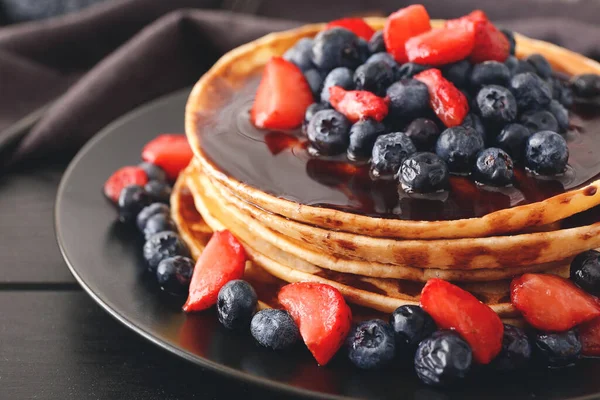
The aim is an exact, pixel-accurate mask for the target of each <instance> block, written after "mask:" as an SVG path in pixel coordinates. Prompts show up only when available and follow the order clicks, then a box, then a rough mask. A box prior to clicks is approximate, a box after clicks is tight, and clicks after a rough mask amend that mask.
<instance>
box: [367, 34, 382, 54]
mask: <svg viewBox="0 0 600 400" xmlns="http://www.w3.org/2000/svg"><path fill="white" fill-rule="evenodd" d="M369 51H370V52H371V53H373V54H375V53H380V52H385V51H386V48H385V41H384V40H383V31H382V30H379V31H377V32H375V33H374V34H373V36H371V39H370V40H369Z"/></svg>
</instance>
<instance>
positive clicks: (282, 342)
mask: <svg viewBox="0 0 600 400" xmlns="http://www.w3.org/2000/svg"><path fill="white" fill-rule="evenodd" d="M250 333H251V334H252V336H253V337H254V339H256V341H257V342H258V343H259V344H260V345H262V346H264V347H269V348H271V349H273V350H283V349H286V348H289V347H291V346H293V345H294V344H296V342H298V340H299V339H300V331H299V330H298V327H297V326H296V324H295V323H294V320H293V319H292V317H291V316H290V314H288V313H287V311H284V310H275V309H273V308H268V309H265V310H261V311H259V312H257V313H256V314H254V317H252V321H251V322H250Z"/></svg>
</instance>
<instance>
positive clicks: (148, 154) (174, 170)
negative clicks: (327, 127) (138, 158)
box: [142, 111, 304, 181]
mask: <svg viewBox="0 0 600 400" xmlns="http://www.w3.org/2000/svg"><path fill="white" fill-rule="evenodd" d="M303 112H304V111H303ZM193 156H194V154H193V153H192V149H191V148H190V145H189V143H188V141H187V138H186V137H185V135H177V134H162V135H159V136H157V137H156V138H155V139H154V140H151V141H150V142H148V143H147V144H146V146H144V149H143V150H142V159H143V160H144V161H147V162H150V163H152V164H155V165H158V166H159V167H160V168H162V169H163V170H164V171H165V172H166V173H167V178H169V179H170V180H172V181H174V180H175V179H177V176H179V173H180V172H181V171H182V170H183V169H184V168H185V167H187V165H188V164H189V163H190V161H191V160H192V157H193Z"/></svg>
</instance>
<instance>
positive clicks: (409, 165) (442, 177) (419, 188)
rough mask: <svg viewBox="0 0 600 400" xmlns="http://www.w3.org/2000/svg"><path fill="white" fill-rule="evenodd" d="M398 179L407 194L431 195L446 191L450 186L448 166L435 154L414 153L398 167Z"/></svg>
mask: <svg viewBox="0 0 600 400" xmlns="http://www.w3.org/2000/svg"><path fill="white" fill-rule="evenodd" d="M398 178H399V180H400V185H401V186H402V189H403V190H404V191H405V192H407V193H433V192H439V191H442V190H446V189H448V187H449V184H450V172H449V171H448V166H447V165H446V163H445V162H444V160H442V159H441V158H440V157H439V156H438V155H437V154H435V153H428V152H422V153H415V154H413V155H410V156H408V157H407V158H406V159H405V160H404V161H403V162H402V165H401V166H400V171H399V172H398Z"/></svg>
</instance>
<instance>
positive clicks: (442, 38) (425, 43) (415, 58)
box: [405, 26, 475, 65]
mask: <svg viewBox="0 0 600 400" xmlns="http://www.w3.org/2000/svg"><path fill="white" fill-rule="evenodd" d="M474 45H475V34H474V31H473V30H472V29H470V28H467V27H463V26H459V27H456V28H440V29H433V30H431V31H428V32H425V33H421V34H420V35H418V36H415V37H413V38H411V39H409V40H408V41H407V42H406V45H405V49H406V54H407V56H408V60H409V61H411V62H414V63H417V64H426V65H444V64H450V63H453V62H456V61H460V60H462V59H464V58H466V57H468V56H469V54H471V52H472V51H473V46H474Z"/></svg>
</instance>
